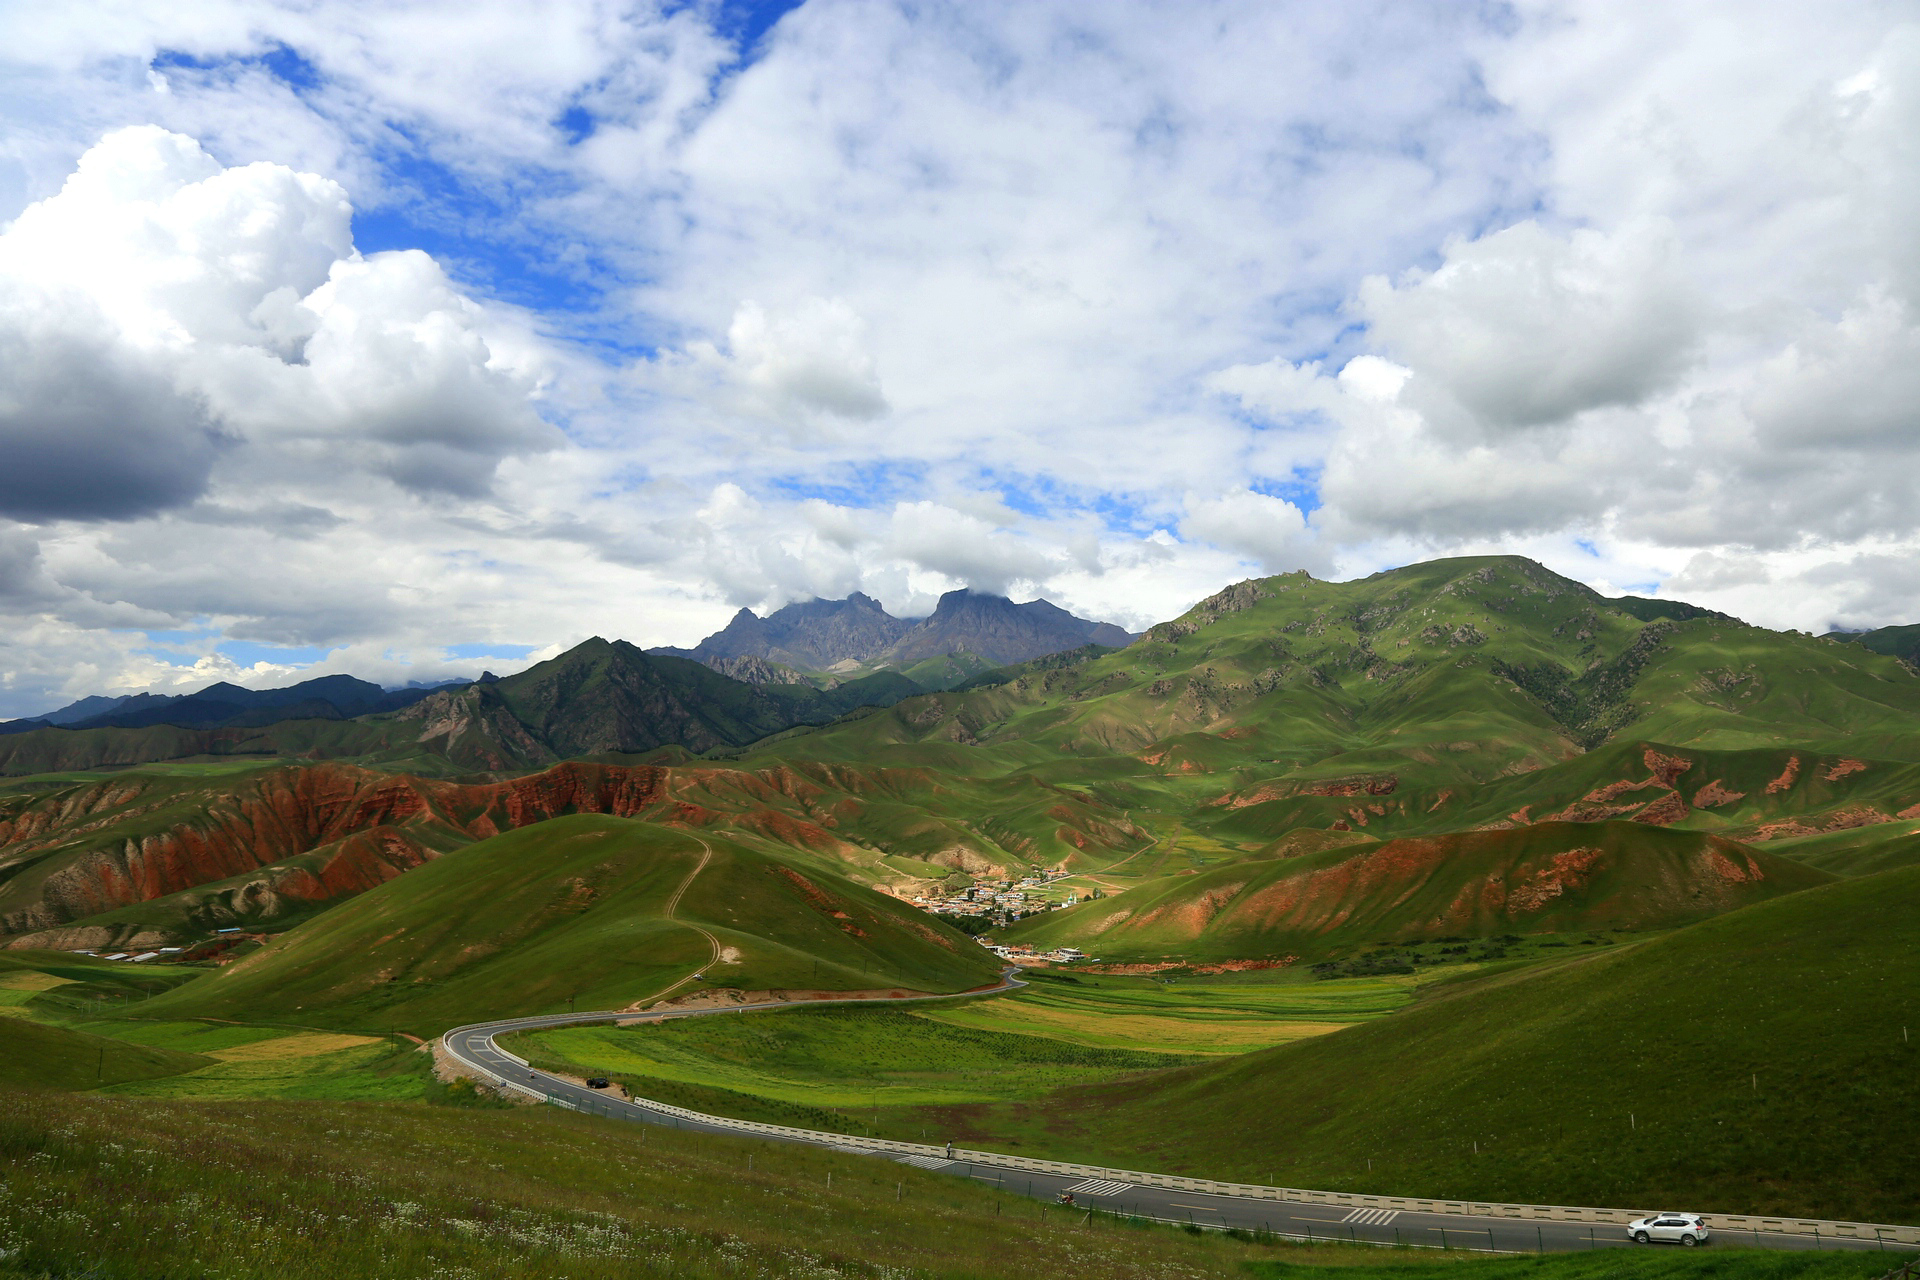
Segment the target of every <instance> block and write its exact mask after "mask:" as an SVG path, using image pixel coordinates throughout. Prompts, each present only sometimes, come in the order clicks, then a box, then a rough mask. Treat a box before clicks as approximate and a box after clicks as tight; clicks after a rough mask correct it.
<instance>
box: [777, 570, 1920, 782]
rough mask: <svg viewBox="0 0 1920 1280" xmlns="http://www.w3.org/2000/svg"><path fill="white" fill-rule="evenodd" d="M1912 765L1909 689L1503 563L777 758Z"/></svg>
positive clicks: (1426, 575)
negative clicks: (1850, 755)
mask: <svg viewBox="0 0 1920 1280" xmlns="http://www.w3.org/2000/svg"><path fill="white" fill-rule="evenodd" d="M1629 727H1631V729H1632V735H1633V736H1634V737H1637V738H1644V739H1653V740H1658V741H1662V742H1667V743H1671V744H1673V745H1676V746H1683V747H1684V746H1694V747H1701V748H1714V749H1735V748H1752V747H1762V746H1776V745H1791V746H1799V747H1802V748H1804V749H1808V750H1832V751H1835V752H1848V751H1851V752H1864V753H1865V754H1867V755H1869V756H1879V757H1881V758H1886V759H1893V760H1914V761H1920V677H1916V676H1915V675H1914V673H1913V672H1912V671H1910V670H1908V669H1907V668H1906V667H1904V666H1902V665H1901V664H1900V663H1899V662H1897V661H1896V660H1894V659H1891V658H1885V657H1881V656H1879V655H1874V654H1870V653H1864V652H1862V651H1861V650H1860V649H1859V648H1857V647H1853V646H1845V645H1840V644H1838V643H1836V642H1831V641H1825V640H1815V639H1812V638H1810V637H1805V636H1799V635H1794V634H1790V633H1779V632H1771V631H1765V630H1762V629H1760V628H1755V627H1748V626H1745V625H1744V624H1740V623H1737V622H1732V621H1728V620H1724V619H1721V618H1720V617H1719V616H1717V615H1711V614H1705V613H1702V614H1700V615H1698V616H1695V617H1692V618H1688V619H1685V620H1675V619H1673V618H1668V617H1656V618H1654V619H1653V620H1652V621H1644V620H1642V619H1641V618H1638V617H1636V616H1634V615H1633V614H1632V613H1630V612H1628V611H1627V610H1626V609H1623V608H1620V607H1616V606H1615V605H1614V604H1612V603H1611V602H1609V601H1608V600H1606V599H1605V598H1603V597H1601V596H1599V595H1598V594H1596V593H1595V592H1593V591H1592V590H1590V589H1589V588H1587V587H1585V586H1582V585H1580V584H1579V583H1575V582H1572V581H1570V580H1568V579H1565V578H1561V577H1559V576H1557V575H1555V574H1553V573H1550V572H1549V571H1547V570H1546V569H1544V568H1542V567H1540V566H1539V565H1536V564H1534V563H1532V562H1531V561H1527V560H1522V559H1519V558H1517V557H1481V558H1469V559H1460V560H1440V561H1434V562H1431V563H1428V564H1423V565H1414V566H1410V567H1408V568H1405V569H1396V570H1393V571H1391V572H1387V573H1381V574H1376V575H1374V576H1373V577H1371V578H1366V579H1362V580H1359V581H1356V582H1347V583H1325V582H1318V581H1315V580H1313V579H1311V578H1309V577H1307V576H1306V575H1304V574H1291V575H1285V576H1283V577H1278V578H1268V579H1262V580H1259V581H1252V582H1243V583H1240V584H1238V585H1237V586H1235V587H1232V588H1229V589H1228V590H1226V591H1223V592H1220V593H1219V594H1217V595H1215V596H1214V597H1212V598H1210V599H1209V600H1207V601H1205V602H1203V603H1202V604H1201V605H1199V606H1197V607H1196V608H1195V609H1194V610H1192V611H1190V612H1189V613H1188V614H1187V615H1185V616H1184V617H1182V618H1180V619H1178V620H1176V621H1173V622H1169V623H1162V624H1160V625H1159V626H1157V627H1154V628H1152V629H1151V630H1150V631H1149V632H1148V633H1147V635H1146V636H1145V638H1143V639H1142V640H1141V641H1140V642H1138V643H1136V644H1134V645H1133V646H1131V647H1129V648H1127V649H1125V650H1122V651H1120V652H1117V653H1113V654H1109V655H1107V656H1105V657H1100V658H1096V659H1094V660H1092V661H1089V662H1083V663H1080V664H1078V665H1074V666H1071V667H1065V668H1061V669H1057V670H1052V671H1047V672H1036V673H1030V674H1027V675H1024V676H1021V677H1019V678H1017V679H1015V680H1012V681H1010V682H1008V683H1004V684H1000V685H997V686H996V687H993V688H989V689H974V690H970V691H967V692H962V693H948V694H940V695H935V696H933V697H930V698H915V699H910V700H908V701H907V702H906V703H903V704H901V705H900V706H897V707H895V708H893V709H892V710H890V711H887V712H884V713H881V714H875V715H869V716H866V717H864V718H862V719H860V720H858V721H857V722H855V723H852V724H848V725H839V726H834V727H833V728H832V729H831V730H826V731H821V732H817V733H813V734H810V735H805V736H801V737H797V738H791V739H788V740H786V741H783V742H782V743H781V744H779V749H780V750H781V751H782V753H784V754H788V755H793V754H799V753H806V754H812V755H817V756H820V757H822V758H835V759H854V758H864V759H873V758H876V757H880V756H884V753H885V752H886V751H887V749H889V748H899V747H902V746H907V745H910V744H927V743H935V742H945V743H958V744H962V745H974V744H978V745H983V746H1000V745H1014V744H1018V745H1020V746H1022V747H1026V748H1036V747H1043V748H1049V749H1051V750H1052V751H1054V752H1058V753H1064V754H1067V755H1074V756H1086V755H1093V754H1109V755H1117V754H1125V755H1131V756H1134V757H1136V758H1138V759H1140V760H1142V761H1143V762H1145V763H1147V764H1149V765H1152V766H1155V767H1156V768H1157V769H1159V770H1160V771H1162V772H1164V773H1167V774H1173V775H1190V774H1207V773H1217V772H1221V771H1223V770H1228V769H1231V768H1234V767H1237V766H1242V765H1250V764H1253V763H1255V762H1265V763H1268V764H1276V765H1280V766H1283V768H1282V769H1280V770H1271V771H1270V772H1275V773H1280V772H1286V773H1291V774H1293V775H1296V776H1301V777H1307V778H1328V779H1331V778H1339V777H1341V776H1346V775H1354V774H1364V773H1368V772H1375V771H1380V770H1390V771H1394V772H1397V773H1401V774H1403V775H1406V776H1409V777H1417V778H1420V779H1422V780H1425V781H1430V782H1432V783H1434V784H1436V785H1446V784H1450V783H1451V784H1466V785H1475V784H1479V783H1484V782H1487V781H1489V780H1491V779H1493V778H1496V777H1499V776H1500V775H1501V774H1503V773H1510V772H1513V771H1516V770H1522V769H1532V768H1538V767H1544V766H1547V765H1551V764H1554V763H1557V762H1559V761H1562V760H1565V759H1568V758H1571V757H1573V756H1575V755H1578V754H1579V753H1580V752H1582V751H1583V750H1586V749H1588V748H1590V747H1592V746H1596V745H1599V744H1600V743H1602V742H1606V741H1609V740H1611V739H1615V738H1618V737H1620V736H1623V732H1624V731H1625V730H1627V729H1628V728H1629Z"/></svg>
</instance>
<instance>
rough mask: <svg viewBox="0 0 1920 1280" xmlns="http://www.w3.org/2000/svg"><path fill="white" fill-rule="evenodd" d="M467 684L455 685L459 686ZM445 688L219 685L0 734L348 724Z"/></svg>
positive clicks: (10, 726) (82, 710) (34, 721)
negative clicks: (287, 722) (292, 723)
mask: <svg viewBox="0 0 1920 1280" xmlns="http://www.w3.org/2000/svg"><path fill="white" fill-rule="evenodd" d="M483 678H485V677H483ZM466 683H467V682H466V681H464V680H463V681H458V682H457V684H459V685H461V686H464V685H465V684H466ZM448 687H450V686H449V685H429V686H425V687H419V688H411V689H383V688H381V687H380V686H379V685H377V684H374V683H372V682H371V681H368V680H359V679H355V678H354V677H353V676H321V677H319V678H317V679H314V680H303V681H301V682H300V683H299V684H294V685H288V686H287V687H286V688H284V689H242V688H241V687H240V686H239V685H237V684H228V683H227V682H225V681H224V680H223V681H221V682H220V683H218V684H212V685H208V686H207V687H206V688H204V689H202V690H200V691H199V692H197V693H188V694H180V695H173V694H165V693H135V694H128V695H126V696H125V697H119V698H108V697H101V696H99V695H95V696H92V697H86V698H82V699H80V700H79V701H78V702H72V703H69V704H67V705H66V706H64V707H61V708H60V709H59V710H58V711H49V712H48V713H47V714H45V715H43V716H32V717H29V718H27V719H24V720H11V721H8V722H7V723H5V724H0V734H7V733H29V732H31V731H32V730H34V729H40V728H45V727H47V726H48V725H55V726H58V727H59V728H62V729H141V728H146V727H148V726H151V725H163V724H164V725H178V726H179V727H181V728H192V729H212V728H247V727H253V726H260V725H268V724H274V723H277V722H279V721H281V720H350V719H352V718H353V717H354V716H364V715H370V714H372V713H374V712H377V711H398V710H399V709H400V708H402V707H406V706H411V705H412V704H414V703H416V702H418V701H420V700H421V699H422V698H425V697H427V696H429V695H430V694H432V693H434V692H436V691H438V690H440V689H444V688H448Z"/></svg>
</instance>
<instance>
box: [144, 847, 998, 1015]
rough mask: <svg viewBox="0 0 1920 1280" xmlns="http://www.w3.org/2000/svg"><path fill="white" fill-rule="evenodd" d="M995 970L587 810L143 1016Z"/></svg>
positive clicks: (306, 932)
mask: <svg viewBox="0 0 1920 1280" xmlns="http://www.w3.org/2000/svg"><path fill="white" fill-rule="evenodd" d="M709 850H710V851H711V854H710V857H709V856H707V855H708V851H709ZM703 857H704V858H705V859H706V860H705V863H704V867H703ZM696 869H699V872H698V874H697V875H694V874H693V873H694V872H695V871H696ZM683 886H684V889H683V888H682V887H683ZM670 907H674V908H676V909H675V910H673V911H672V913H671V914H669V908H670ZM716 948H717V949H718V958H717V959H715V950H716ZM695 972H703V973H704V974H705V979H704V980H703V981H701V982H697V983H692V984H688V985H682V980H683V979H686V978H688V977H689V976H690V975H692V974H694V973H695ZM997 973H998V963H997V961H995V959H994V957H993V956H992V955H990V954H989V953H987V952H986V951H985V950H983V949H982V948H981V947H980V946H979V945H978V944H976V943H975V942H973V941H972V940H971V939H969V938H967V937H965V936H964V935H963V934H960V933H959V932H957V931H955V930H953V929H951V928H948V927H947V926H946V925H944V924H941V923H939V922H938V921H937V920H934V919H932V918H930V917H927V916H924V915H922V914H921V913H919V912H917V911H914V910H913V909H911V908H909V907H907V906H905V905H904V904H901V903H899V902H896V901H895V900H893V899H892V898H889V897H887V896H885V895H883V894H879V893H875V892H874V891H872V890H870V889H865V888H862V887H861V886H859V885H856V884H854V883H852V882H851V881H848V880H846V879H844V878H841V877H839V876H835V875H833V874H831V873H830V872H825V871H822V870H819V869H817V868H813V867H807V868H805V869H801V868H799V867H796V866H794V865H792V864H790V863H789V862H787V861H783V860H781V859H778V858H775V857H771V856H768V855H767V854H763V853H760V852H756V851H755V850H753V849H750V848H747V847H745V846H743V845H741V844H739V843H736V842H734V841H730V840H727V839H724V838H719V837H705V836H695V835H692V834H690V833H686V832H681V831H672V830H668V829H665V828H662V827H659V826H655V825H652V824H650V823H645V822H635V821H630V820H627V819H623V818H615V817H608V816H603V815H586V814H582V815H576V816H571V817H560V818H555V819H553V820H551V821H548V822H543V823H539V824H537V825H535V826H532V827H527V828H523V829H521V830H517V831H510V832H507V833H505V834H502V835H499V836H495V837H493V838H491V839H488V840H482V841H480V842H479V843H477V844H473V845H470V846H468V847H467V848H465V849H462V850H459V851H458V852H455V853H451V854H448V855H446V856H445V857H442V858H440V859H438V860H436V861H434V862H431V863H428V864H426V865H425V866H422V867H420V868H418V869H417V870H415V871H412V872H409V873H408V874H406V875H405V876H402V877H400V878H398V879H395V880H390V881H388V882H387V883H386V884H383V885H381V886H380V887H379V888H377V889H373V890H371V891H369V892H367V893H364V894H361V895H360V896H359V897H357V898H354V899H352V900H351V901H349V902H347V903H344V904H342V905H341V906H338V907H335V908H334V909H332V910H331V911H328V912H327V913H325V914H324V915H321V916H320V917H318V918H317V919H314V920H311V921H309V922H307V923H306V924H303V925H301V926H299V927H298V928H296V929H293V930H291V931H290V932H288V933H286V934H284V935H281V936H280V937H279V938H277V939H275V940H274V941H272V942H271V943H269V944H268V945H267V946H266V947H264V948H262V949H261V950H260V951H258V952H256V953H254V954H253V955H251V956H248V957H247V958H246V959H244V960H241V961H238V962H236V963H234V964H232V965H230V966H228V967H226V968H224V969H222V970H221V971H220V972H219V973H218V974H217V975H216V976H213V977H210V978H207V979H205V980H202V981H200V982H196V983H193V984H191V985H189V986H188V987H185V988H182V989H180V990H178V991H176V992H172V993H169V994H167V995H165V996H161V997H157V998H156V999H154V1000H153V1001H151V1002H150V1003H149V1005H148V1006H146V1008H145V1009H144V1010H143V1012H144V1013H145V1014H146V1015H147V1016H152V1017H202V1016H213V1017H227V1018H241V1019H253V1020H262V1019H266V1020H274V1019H278V1020H283V1021H292V1022H301V1023H309V1024H313V1025H319V1026H332V1027H353V1028H359V1027H368V1028H380V1029H395V1030H404V1031H409V1032H411V1033H413V1034H415V1035H422V1036H425V1035H432V1034H437V1033H438V1032H440V1031H442V1030H444V1029H446V1028H447V1027H450V1026H453V1025H456V1024H458V1023H461V1022H468V1021H479V1020H482V1019H487V1018H498V1017H510V1016H513V1015H515V1014H523V1013H527V1014H530V1013H540V1012H547V1011H552V1010H556V1009H560V1010H564V1009H566V1008H568V1007H569V1003H570V1002H577V1006H578V1007H579V1008H582V1009H594V1008H603V1009H604V1008H624V1007H628V1006H631V1005H635V1004H637V1003H645V1002H647V1001H650V1000H652V999H654V998H656V997H658V996H660V995H661V994H662V993H663V992H665V991H667V990H668V989H673V990H675V991H676V992H678V993H679V994H685V993H686V992H688V991H689V990H698V989H714V988H719V989H727V988H732V989H743V990H768V989H787V988H803V989H826V990H865V989H873V988H892V987H900V988H911V989H915V990H922V991H957V990H965V989H967V988H970V987H974V986H979V985H982V984H985V983H990V982H992V981H993V980H994V978H995V976H996V975H997Z"/></svg>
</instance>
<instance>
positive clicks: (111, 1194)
mask: <svg viewBox="0 0 1920 1280" xmlns="http://www.w3.org/2000/svg"><path fill="white" fill-rule="evenodd" d="M1351 1252H1353V1251H1352V1250H1342V1249H1339V1248H1337V1247H1322V1248H1321V1249H1319V1250H1317V1251H1310V1250H1302V1249H1298V1248H1293V1247H1287V1246H1277V1245H1260V1244H1256V1243H1253V1242H1248V1241H1244V1240H1237V1239H1229V1238H1225V1237H1222V1236H1219V1235H1217V1234H1209V1235H1207V1236H1204V1237H1196V1236H1190V1235H1187V1234H1185V1233H1182V1232H1179V1231H1175V1230H1172V1229H1169V1228H1160V1227H1153V1228H1145V1227H1136V1226H1128V1225H1123V1224H1120V1223H1115V1222H1111V1221H1106V1220H1101V1221H1096V1222H1094V1223H1091V1224H1089V1223H1087V1222H1085V1220H1084V1219H1083V1218H1081V1217H1080V1215H1077V1214H1069V1213H1066V1212H1064V1211H1060V1210H1057V1209H1053V1208H1050V1207H1048V1206H1044V1205H1040V1204H1035V1203H1033V1202H1031V1201H1026V1200H1015V1199H1004V1200H1003V1199H1001V1198H997V1197H996V1196H995V1195H994V1194H993V1192H992V1191H991V1190H989V1189H987V1188H984V1187H981V1186H977V1185H975V1184H973V1183H970V1182H967V1181H963V1180H960V1179H956V1178H951V1177H943V1176H940V1175H936V1174H929V1173H924V1172H922V1171H920V1170H917V1169H913V1168H909V1167H905V1166H901V1165H895V1164H891V1163H883V1162H881V1161H877V1160H874V1159H871V1158H862V1157H856V1156H847V1155H841V1154H838V1153H834V1152H826V1151H811V1150H806V1149H800V1148H791V1147H779V1146H772V1145H768V1144H763V1143H757V1142H751V1141H746V1140H734V1139H723V1138H712V1137H705V1136H699V1135H692V1134H681V1133H676V1132H674V1131H672V1130H663V1129H657V1128H653V1127H651V1126H634V1127H628V1126H624V1125H616V1124H611V1123H608V1122H606V1121H596V1120H593V1119H591V1118H588V1117H582V1116H575V1115H571V1114H567V1113H563V1112H559V1111H555V1110H551V1109H547V1108H521V1109H514V1110H507V1111H467V1110H458V1109H452V1108H438V1107H425V1106H419V1105H395V1104H381V1103H310V1102H264V1103H250V1104H245V1105H241V1104H234V1103H204V1102H192V1103H190V1102H156V1101H145V1100H143V1101H140V1102H134V1101H131V1100H123V1099H110V1098H98V1097H65V1096H59V1095H53V1094H35V1095H24V1094H0V1275H5V1276H31V1277H41V1276H47V1277H51V1276H68V1275H81V1274H84V1275H87V1276H89V1277H95V1278H97V1280H119V1278H121V1277H125V1278H127V1280H173V1278H174V1277H180V1278H182V1280H184V1278H186V1277H202V1276H212V1275H218V1276H221V1277H223V1280H251V1278H253V1277H260V1278H262V1280H266V1278H269V1277H270V1278H272V1280H308V1278H312V1280H336V1278H337V1277H363V1276H364V1277H373V1276H379V1277H390V1278H393V1280H407V1278H410V1277H479V1276H489V1277H491V1276H499V1275H513V1276H515V1277H527V1278H529V1280H540V1278H542V1277H559V1276H567V1277H615V1276H619V1277H632V1276H639V1275H664V1276H675V1277H695V1278H698V1277H720V1276H726V1277H740V1276H766V1277H787V1276H793V1277H810V1278H823V1277H836V1276H850V1277H869V1276H871V1277H908V1276H942V1277H944V1276H953V1277H960V1276H981V1277H985V1276H1027V1275H1046V1276H1052V1277H1059V1278H1060V1280H1076V1278H1079V1277H1085V1278H1086V1280H1094V1278H1095V1277H1102V1278H1120V1280H1127V1278H1131V1277H1141V1278H1143V1280H1144V1278H1145V1277H1149V1276H1153V1277H1160V1276H1169V1277H1172V1276H1178V1277H1193V1278H1194V1280H1203V1278H1205V1277H1214V1276H1219V1277H1229V1276H1243V1275H1245V1274H1246V1271H1245V1267H1246V1264H1247V1263H1249V1262H1251V1261H1253V1260H1256V1259H1262V1258H1271V1257H1279V1256H1285V1257H1289V1258H1294V1259H1298V1260H1307V1259H1313V1258H1329V1259H1338V1258H1342V1257H1346V1256H1348V1255H1349V1254H1350V1253H1351Z"/></svg>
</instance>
